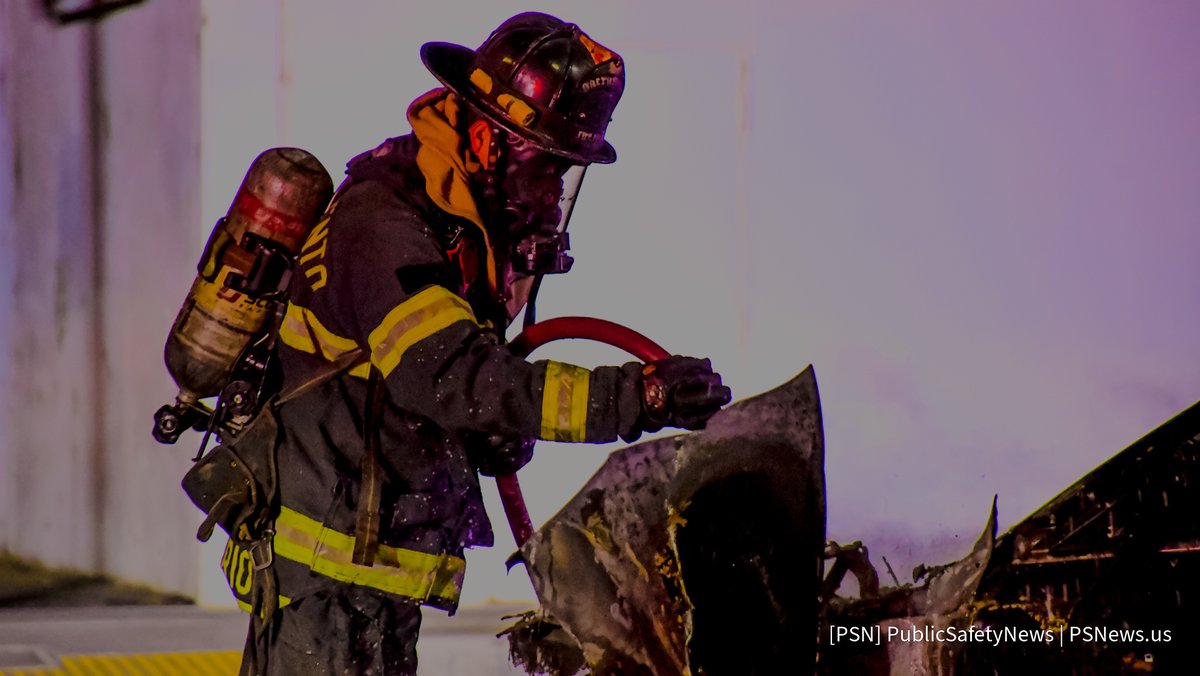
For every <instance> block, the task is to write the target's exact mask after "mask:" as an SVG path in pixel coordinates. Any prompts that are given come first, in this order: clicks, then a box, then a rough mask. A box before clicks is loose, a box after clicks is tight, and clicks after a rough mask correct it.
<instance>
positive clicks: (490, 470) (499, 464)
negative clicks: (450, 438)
mask: <svg viewBox="0 0 1200 676" xmlns="http://www.w3.org/2000/svg"><path fill="white" fill-rule="evenodd" d="M535 441H537V440H536V439H534V438H533V437H515V438H514V437H502V436H500V435H498V434H486V435H485V434H480V435H474V436H471V437H469V438H468V439H466V442H465V446H466V451H467V460H468V461H470V463H471V466H472V467H474V468H475V469H476V471H478V472H479V473H480V474H482V475H483V476H502V475H505V474H516V473H517V470H519V469H521V468H522V467H524V466H525V465H526V464H528V463H529V461H530V460H532V459H533V444H534V442H535Z"/></svg>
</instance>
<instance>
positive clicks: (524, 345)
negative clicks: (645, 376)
mask: <svg viewBox="0 0 1200 676" xmlns="http://www.w3.org/2000/svg"><path fill="white" fill-rule="evenodd" d="M566 338H585V339H588V340H595V341H598V342H601V343H605V344H608V345H612V346H613V347H617V348H620V349H622V350H625V351H626V352H628V353H629V354H631V355H633V356H634V357H637V358H638V359H641V360H642V361H645V362H652V361H658V360H659V359H666V358H667V357H669V356H670V354H669V353H668V352H667V351H666V350H664V349H662V347H660V346H659V345H658V344H657V343H655V342H654V341H652V340H650V339H649V338H647V337H646V336H643V335H642V334H640V333H638V332H637V331H634V330H633V329H630V328H628V327H625V326H621V325H620V324H616V323H613V322H610V321H606V320H603V319H595V318H592V317H555V318H554V319H547V320H546V321H544V322H538V323H536V324H531V325H529V326H527V327H525V330H524V331H522V332H521V334H520V335H518V336H517V337H516V338H514V339H513V341H512V342H511V343H509V349H510V350H512V352H513V354H516V355H518V356H521V357H525V356H528V355H529V353H530V352H533V351H534V350H536V349H537V348H539V347H541V346H542V345H545V344H546V343H549V342H552V341H555V340H563V339H566ZM496 488H497V489H499V491H500V502H501V503H502V504H503V505H504V514H505V516H507V517H508V525H509V527H510V528H512V533H513V539H514V540H516V542H517V547H518V548H519V547H522V546H524V544H525V543H526V542H528V541H529V538H531V537H533V522H531V521H530V520H529V510H528V509H527V508H526V507H525V498H524V497H523V496H522V495H521V484H520V483H519V482H518V481H517V475H516V474H505V475H498V476H497V477H496Z"/></svg>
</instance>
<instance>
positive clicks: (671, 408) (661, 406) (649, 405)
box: [641, 355, 731, 432]
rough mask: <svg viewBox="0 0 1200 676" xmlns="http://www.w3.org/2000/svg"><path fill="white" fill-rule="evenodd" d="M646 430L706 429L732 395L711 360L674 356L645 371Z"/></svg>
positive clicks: (643, 385) (643, 374) (651, 364)
mask: <svg viewBox="0 0 1200 676" xmlns="http://www.w3.org/2000/svg"><path fill="white" fill-rule="evenodd" d="M641 384H642V388H641V390H642V418H643V420H642V429H643V430H644V431H646V432H657V431H658V430H660V429H662V428H663V427H666V426H670V427H680V428H683V429H685V430H699V429H704V425H705V424H706V423H707V422H708V419H709V418H711V417H712V416H713V414H714V413H716V412H717V411H719V410H720V409H721V407H722V406H724V405H725V404H728V403H729V400H730V398H731V393H730V391H729V388H728V387H725V386H724V385H722V384H721V375H720V374H719V373H716V372H715V371H713V370H712V364H711V363H710V362H709V360H707V359H696V358H694V357H681V356H679V355H673V356H670V357H667V358H666V359H659V360H658V361H655V362H651V363H649V364H646V365H645V366H644V367H643V368H642V383H641Z"/></svg>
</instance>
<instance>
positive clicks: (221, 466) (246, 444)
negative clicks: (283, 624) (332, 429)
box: [183, 349, 363, 627]
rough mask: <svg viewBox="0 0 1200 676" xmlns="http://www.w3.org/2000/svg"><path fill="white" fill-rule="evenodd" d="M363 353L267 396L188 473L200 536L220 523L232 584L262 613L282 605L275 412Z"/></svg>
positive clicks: (187, 487) (358, 360) (266, 614)
mask: <svg viewBox="0 0 1200 676" xmlns="http://www.w3.org/2000/svg"><path fill="white" fill-rule="evenodd" d="M362 355H363V351H362V350H361V349H360V350H354V351H352V352H350V353H347V354H345V355H343V356H342V357H340V358H339V359H338V360H337V361H335V362H333V363H332V364H330V365H329V368H328V369H327V370H325V371H321V372H320V373H318V374H317V375H316V376H314V377H313V378H311V379H310V380H308V381H307V382H304V383H302V384H300V385H298V386H296V387H294V388H292V389H290V390H288V391H286V392H283V393H282V394H280V395H278V396H276V397H273V398H271V399H270V400H268V401H267V402H266V404H265V405H264V406H263V407H262V410H261V411H259V413H258V415H257V416H256V417H255V418H254V420H252V421H251V422H250V423H249V424H248V425H247V426H246V427H245V428H244V429H243V430H242V431H241V433H239V434H238V435H237V437H235V438H233V439H231V440H229V442H228V443H224V444H221V445H219V446H217V447H216V448H214V449H212V450H211V451H209V452H208V453H206V454H205V455H204V457H202V458H200V460H199V461H197V462H196V464H195V465H193V466H192V468H191V469H190V470H188V472H187V474H186V475H184V477H183V490H184V492H186V493H187V494H188V497H189V498H191V500H192V502H193V503H195V504H196V506H197V507H199V508H200V509H201V510H202V511H203V512H204V513H205V514H207V515H208V516H207V517H206V518H205V519H204V522H203V523H202V524H200V529H199V530H198V531H196V537H197V538H198V539H199V540H200V541H201V542H206V541H208V539H209V538H210V537H212V533H213V528H214V527H216V526H220V527H221V529H222V530H224V531H225V532H226V533H227V534H228V535H229V546H228V547H227V548H226V550H225V556H224V561H223V563H224V565H225V570H226V575H227V577H228V578H229V582H230V587H231V588H232V590H233V592H234V595H235V596H237V597H238V600H239V601H241V602H243V603H245V604H248V605H249V608H250V612H251V613H253V614H255V615H258V616H259V617H262V618H268V617H270V616H271V615H272V614H273V613H274V612H275V610H276V608H277V607H278V603H279V594H278V583H277V581H276V578H275V573H274V570H273V569H272V566H271V564H272V563H273V560H274V557H273V553H272V552H273V550H272V538H273V536H274V535H275V530H274V526H275V518H276V516H278V514H279V468H278V465H277V458H278V456H277V452H278V446H279V434H280V431H279V420H278V418H277V416H276V413H275V411H276V409H277V408H278V407H279V406H281V405H282V404H284V403H285V402H287V401H289V400H291V399H294V398H296V397H298V396H300V395H301V394H304V393H306V392H308V391H310V390H311V389H313V388H315V387H317V386H319V385H321V384H322V383H325V382H326V381H328V380H330V379H331V378H334V377H336V376H338V375H339V374H341V373H343V372H345V371H347V370H349V369H350V368H353V367H354V366H356V365H357V364H359V363H361V361H362V359H361V357H362ZM263 626H264V627H265V626H266V625H265V623H264V625H263Z"/></svg>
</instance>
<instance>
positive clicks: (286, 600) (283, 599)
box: [234, 596, 292, 619]
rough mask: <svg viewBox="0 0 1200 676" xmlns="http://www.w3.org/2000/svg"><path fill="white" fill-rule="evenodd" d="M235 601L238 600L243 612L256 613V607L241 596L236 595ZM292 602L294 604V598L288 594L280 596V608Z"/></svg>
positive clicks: (238, 605)
mask: <svg viewBox="0 0 1200 676" xmlns="http://www.w3.org/2000/svg"><path fill="white" fill-rule="evenodd" d="M234 601H237V607H238V608H240V609H241V610H242V612H244V613H249V614H251V615H253V614H254V608H253V607H252V606H251V605H250V604H249V603H246V602H245V601H243V600H241V599H239V598H236V597H235V598H234ZM291 604H292V600H291V599H290V598H288V597H286V596H280V597H279V608H285V607H287V606H289V605H291ZM263 619H266V618H263Z"/></svg>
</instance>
